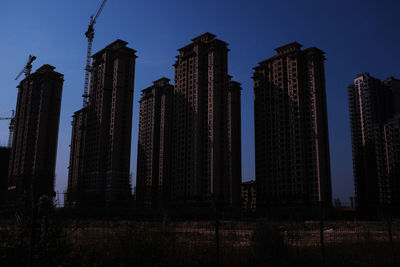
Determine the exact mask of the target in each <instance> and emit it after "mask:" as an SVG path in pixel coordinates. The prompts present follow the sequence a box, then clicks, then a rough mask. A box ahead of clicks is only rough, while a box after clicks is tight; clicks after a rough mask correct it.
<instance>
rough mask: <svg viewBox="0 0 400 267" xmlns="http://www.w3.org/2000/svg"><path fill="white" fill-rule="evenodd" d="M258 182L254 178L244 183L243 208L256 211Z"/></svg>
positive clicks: (247, 210) (245, 210) (246, 210)
mask: <svg viewBox="0 0 400 267" xmlns="http://www.w3.org/2000/svg"><path fill="white" fill-rule="evenodd" d="M256 196H257V194H256V182H255V181H254V180H251V181H248V182H243V183H242V210H243V211H244V212H254V211H255V210H256V203H257V199H256Z"/></svg>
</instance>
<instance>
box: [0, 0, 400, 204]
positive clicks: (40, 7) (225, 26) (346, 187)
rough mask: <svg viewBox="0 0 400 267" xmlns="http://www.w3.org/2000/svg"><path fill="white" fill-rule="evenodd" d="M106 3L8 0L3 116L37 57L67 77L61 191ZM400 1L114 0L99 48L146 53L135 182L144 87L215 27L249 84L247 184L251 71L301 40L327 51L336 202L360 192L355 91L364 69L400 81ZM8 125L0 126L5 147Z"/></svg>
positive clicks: (246, 175) (4, 4) (250, 154)
mask: <svg viewBox="0 0 400 267" xmlns="http://www.w3.org/2000/svg"><path fill="white" fill-rule="evenodd" d="M100 4H101V0H85V1H81V0H68V1H61V0H35V1H28V0H20V1H18V0H1V1H0V38H1V39H0V40H1V41H0V59H1V60H0V85H1V88H0V90H1V97H0V116H7V115H9V111H10V110H11V109H15V105H16V96H17V89H16V86H17V85H18V82H17V81H15V80H14V78H15V77H16V75H17V74H18V73H19V72H20V71H21V70H22V68H23V67H24V65H25V62H26V60H27V58H28V55H29V54H33V55H35V56H36V57H37V60H36V61H35V62H34V66H33V70H36V69H37V68H38V67H40V66H41V65H43V64H51V65H53V66H55V67H56V71H58V72H61V73H63V74H64V79H65V82H64V88H63V99H62V106H61V119H60V130H59V142H58V154H57V168H56V177H57V180H56V190H57V191H60V192H62V191H64V190H65V189H66V185H67V167H68V161H69V143H70V139H71V120H72V114H73V112H74V111H76V110H78V109H80V108H81V106H82V98H81V95H82V92H83V80H84V65H85V57H86V49H87V39H86V38H85V36H84V33H85V31H86V29H87V25H88V22H89V18H90V15H91V14H93V13H95V12H96V11H97V9H98V7H99V6H100ZM399 13H400V1H398V0H392V1H389V0H383V1H370V0H347V1H344V0H336V1H333V0H332V1H325V0H324V1H321V0H318V1H306V0H304V1H294V0H292V1H289V0H282V1H267V0H263V1H262V0H248V1H244V0H240V1H239V0H202V1H192V0H168V1H165V0H147V1H133V0H108V2H107V4H106V6H105V8H104V10H103V13H102V14H101V16H100V18H99V19H98V22H97V24H96V26H95V39H94V44H93V52H97V51H98V50H100V49H102V48H104V47H105V46H106V45H107V44H109V43H111V42H112V41H114V40H115V39H118V38H119V39H122V40H125V41H127V42H129V45H128V46H129V47H131V48H133V49H135V50H137V51H138V52H137V55H138V59H137V63H136V64H137V65H136V73H135V96H134V114H133V124H132V129H133V135H132V153H131V155H132V156H131V172H132V173H133V177H134V179H133V184H135V183H136V181H135V180H136V179H135V176H136V154H137V133H138V115H139V113H138V108H139V103H138V101H139V98H140V90H142V89H144V88H146V87H148V86H150V85H151V83H152V81H154V80H156V79H158V78H160V77H163V76H165V77H167V78H170V79H171V80H173V78H174V77H173V73H174V72H173V71H174V69H173V67H172V64H173V63H174V62H175V56H176V55H177V51H176V50H177V49H178V48H180V47H183V46H185V45H187V44H189V43H190V40H191V39H192V38H193V37H196V36H198V35H200V34H202V33H204V32H206V31H208V32H211V33H213V34H215V35H217V38H219V39H221V40H223V41H225V42H227V43H228V44H229V49H230V52H229V73H230V75H232V76H233V79H234V80H236V81H238V82H240V83H242V86H243V91H242V152H243V154H242V163H243V180H249V179H254V120H253V84H252V79H251V76H252V72H253V70H252V68H253V67H255V66H256V65H257V63H258V62H260V61H262V60H264V59H266V58H269V57H271V56H273V55H274V54H275V51H274V48H276V47H279V46H282V45H284V44H287V43H289V42H293V41H296V42H299V43H300V44H302V45H303V48H307V47H311V46H316V47H318V48H320V49H321V50H323V51H325V52H326V58H327V60H326V62H325V72H326V85H327V102H328V119H329V122H328V123H329V135H330V136H329V138H330V150H331V167H332V187H333V197H340V198H341V199H342V200H343V201H344V202H348V197H349V196H351V195H353V194H354V193H353V191H354V186H353V172H352V158H351V139H350V126H349V114H348V104H347V86H348V85H349V84H350V83H351V82H352V79H353V78H354V77H355V76H356V75H357V74H360V73H362V72H370V73H371V75H372V76H374V77H377V78H380V79H385V78H386V77H388V76H394V77H397V78H400V51H399V47H400V45H399V44H400V34H399V33H400V20H399ZM7 139H8V121H0V145H6V144H7Z"/></svg>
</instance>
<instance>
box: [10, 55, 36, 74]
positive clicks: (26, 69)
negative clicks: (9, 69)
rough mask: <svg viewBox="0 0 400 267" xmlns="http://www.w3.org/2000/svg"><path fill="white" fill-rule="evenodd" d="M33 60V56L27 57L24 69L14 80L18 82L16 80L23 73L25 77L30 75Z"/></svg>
mask: <svg viewBox="0 0 400 267" xmlns="http://www.w3.org/2000/svg"><path fill="white" fill-rule="evenodd" d="M35 59H36V57H35V56H32V55H29V58H28V62H26V65H25V67H24V68H23V70H22V71H21V72H20V73H19V74H18V75H17V77H16V78H15V80H18V78H19V77H20V76H21V75H22V73H25V77H28V76H29V74H31V70H32V62H33V61H34V60H35Z"/></svg>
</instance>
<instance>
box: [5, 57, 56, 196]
mask: <svg viewBox="0 0 400 267" xmlns="http://www.w3.org/2000/svg"><path fill="white" fill-rule="evenodd" d="M54 69H55V67H53V66H50V65H43V66H42V67H40V68H39V69H38V70H37V71H36V72H35V73H33V74H31V75H29V76H27V77H26V78H25V79H24V80H22V81H21V83H20V84H19V86H18V99H17V107H16V114H15V130H14V137H13V143H12V149H11V155H10V165H9V170H8V174H9V180H8V198H9V201H11V202H13V201H15V200H18V199H20V198H21V197H23V195H26V196H28V197H29V195H30V194H31V192H32V189H33V192H34V194H35V196H36V197H39V196H41V195H47V196H54V195H55V193H54V182H55V167H56V154H57V140H58V127H59V121H60V107H61V96H62V86H63V82H64V80H63V75H62V74H60V73H58V72H55V71H54Z"/></svg>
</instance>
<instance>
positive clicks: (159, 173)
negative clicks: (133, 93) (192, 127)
mask: <svg viewBox="0 0 400 267" xmlns="http://www.w3.org/2000/svg"><path fill="white" fill-rule="evenodd" d="M169 81H170V80H169V79H167V78H161V79H159V80H157V81H154V82H153V85H152V86H150V87H148V88H146V89H144V90H142V96H141V99H140V101H139V102H140V114H139V134H138V153H137V169H136V204H137V207H140V208H149V207H151V208H161V207H163V206H165V205H166V204H167V203H168V201H169V194H168V191H169V183H168V182H169V174H170V159H171V130H172V105H173V91H174V87H173V86H172V85H171V84H170V83H169Z"/></svg>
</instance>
